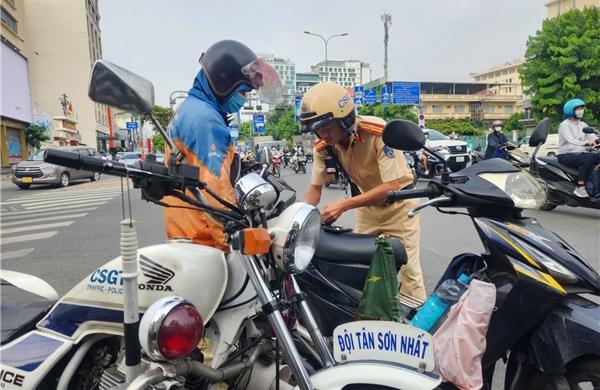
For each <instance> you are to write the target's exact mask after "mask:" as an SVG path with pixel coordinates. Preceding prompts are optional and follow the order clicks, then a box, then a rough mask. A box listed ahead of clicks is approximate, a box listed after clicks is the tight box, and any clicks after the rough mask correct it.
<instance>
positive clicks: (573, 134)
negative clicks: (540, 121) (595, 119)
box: [557, 99, 600, 198]
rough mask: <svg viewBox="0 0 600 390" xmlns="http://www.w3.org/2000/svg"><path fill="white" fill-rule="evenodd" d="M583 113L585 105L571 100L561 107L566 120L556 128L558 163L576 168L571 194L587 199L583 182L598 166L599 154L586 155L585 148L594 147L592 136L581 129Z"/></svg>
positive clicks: (582, 126)
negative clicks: (575, 179)
mask: <svg viewBox="0 0 600 390" xmlns="http://www.w3.org/2000/svg"><path fill="white" fill-rule="evenodd" d="M584 111H585V103H584V101H583V100H581V99H571V100H569V101H568V102H567V103H565V106H564V107H563V112H564V114H565V116H566V117H567V119H565V120H564V121H562V122H561V124H560V126H559V127H558V150H557V153H558V162H559V163H561V164H564V165H568V166H570V167H573V168H578V169H579V171H578V173H577V187H576V188H575V191H573V193H574V194H575V195H577V196H579V197H581V198H587V197H588V193H587V191H586V189H585V181H586V180H587V178H588V177H589V176H590V173H591V172H592V169H593V168H594V165H596V164H600V154H599V153H586V151H585V147H586V146H594V145H595V142H594V140H595V138H596V136H595V135H594V134H586V133H584V132H583V128H584V127H587V124H586V123H585V122H583V121H582V120H581V118H583V113H584Z"/></svg>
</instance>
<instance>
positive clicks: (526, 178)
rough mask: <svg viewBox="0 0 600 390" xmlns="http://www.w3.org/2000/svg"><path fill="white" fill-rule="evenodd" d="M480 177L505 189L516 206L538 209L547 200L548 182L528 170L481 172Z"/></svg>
mask: <svg viewBox="0 0 600 390" xmlns="http://www.w3.org/2000/svg"><path fill="white" fill-rule="evenodd" d="M479 177H480V178H482V179H484V180H486V181H488V182H490V183H492V184H493V185H495V186H496V187H498V188H500V189H501V190H502V191H504V192H505V193H506V195H508V196H509V197H510V198H511V199H512V201H513V202H514V203H515V207H518V208H522V209H537V208H538V207H540V206H541V205H542V203H544V201H545V200H546V189H547V187H546V182H544V181H543V180H541V179H538V178H536V177H534V176H533V175H531V174H530V173H529V172H527V171H519V172H504V173H481V174H479Z"/></svg>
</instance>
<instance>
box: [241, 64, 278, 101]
mask: <svg viewBox="0 0 600 390" xmlns="http://www.w3.org/2000/svg"><path fill="white" fill-rule="evenodd" d="M242 73H243V74H244V76H246V77H247V78H248V80H250V82H251V83H252V86H253V87H254V89H255V90H256V94H257V95H258V98H259V99H260V100H261V101H263V102H265V103H268V104H279V103H281V102H282V101H283V85H282V83H281V78H280V77H279V73H278V72H277V71H276V70H275V69H274V68H273V67H272V66H271V65H269V64H267V63H266V61H265V60H263V59H262V58H259V59H256V60H254V61H252V62H251V63H249V64H248V65H246V66H244V67H243V68H242Z"/></svg>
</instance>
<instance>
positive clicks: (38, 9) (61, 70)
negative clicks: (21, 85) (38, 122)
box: [25, 0, 110, 149]
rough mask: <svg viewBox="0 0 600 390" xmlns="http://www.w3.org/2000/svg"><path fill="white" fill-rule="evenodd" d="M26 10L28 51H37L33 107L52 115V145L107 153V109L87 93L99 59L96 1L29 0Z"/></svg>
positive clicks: (98, 28)
mask: <svg viewBox="0 0 600 390" xmlns="http://www.w3.org/2000/svg"><path fill="white" fill-rule="evenodd" d="M25 12H26V18H27V36H28V39H29V41H30V44H29V47H30V48H31V49H32V50H36V51H37V52H38V53H39V55H36V56H34V57H35V58H33V57H32V58H31V59H30V60H31V84H32V97H33V104H34V106H35V107H38V108H41V109H42V110H44V111H48V112H51V113H52V114H53V115H54V117H55V125H58V127H55V129H54V130H55V134H54V140H55V144H56V145H67V144H70V145H74V144H77V143H81V144H85V145H89V146H92V147H95V148H98V149H107V140H108V139H110V130H109V127H108V123H109V119H108V115H109V114H108V112H109V111H108V109H107V107H106V106H104V105H101V104H97V103H94V102H92V101H91V100H90V99H89V97H88V95H87V90H88V83H89V78H90V71H91V69H92V65H93V64H94V62H95V61H96V60H97V59H99V58H102V40H101V37H100V26H99V22H100V14H99V12H98V0H81V1H72V0H27V1H26V2H25ZM65 103H66V104H65ZM61 125H62V126H61Z"/></svg>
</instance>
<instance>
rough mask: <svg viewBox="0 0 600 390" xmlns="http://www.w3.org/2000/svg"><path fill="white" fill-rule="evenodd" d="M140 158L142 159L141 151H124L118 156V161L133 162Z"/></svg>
mask: <svg viewBox="0 0 600 390" xmlns="http://www.w3.org/2000/svg"><path fill="white" fill-rule="evenodd" d="M141 159H142V154H141V153H135V152H125V153H124V154H123V155H122V156H121V158H119V162H122V163H125V164H133V163H136V162H138V161H140V160H141Z"/></svg>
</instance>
